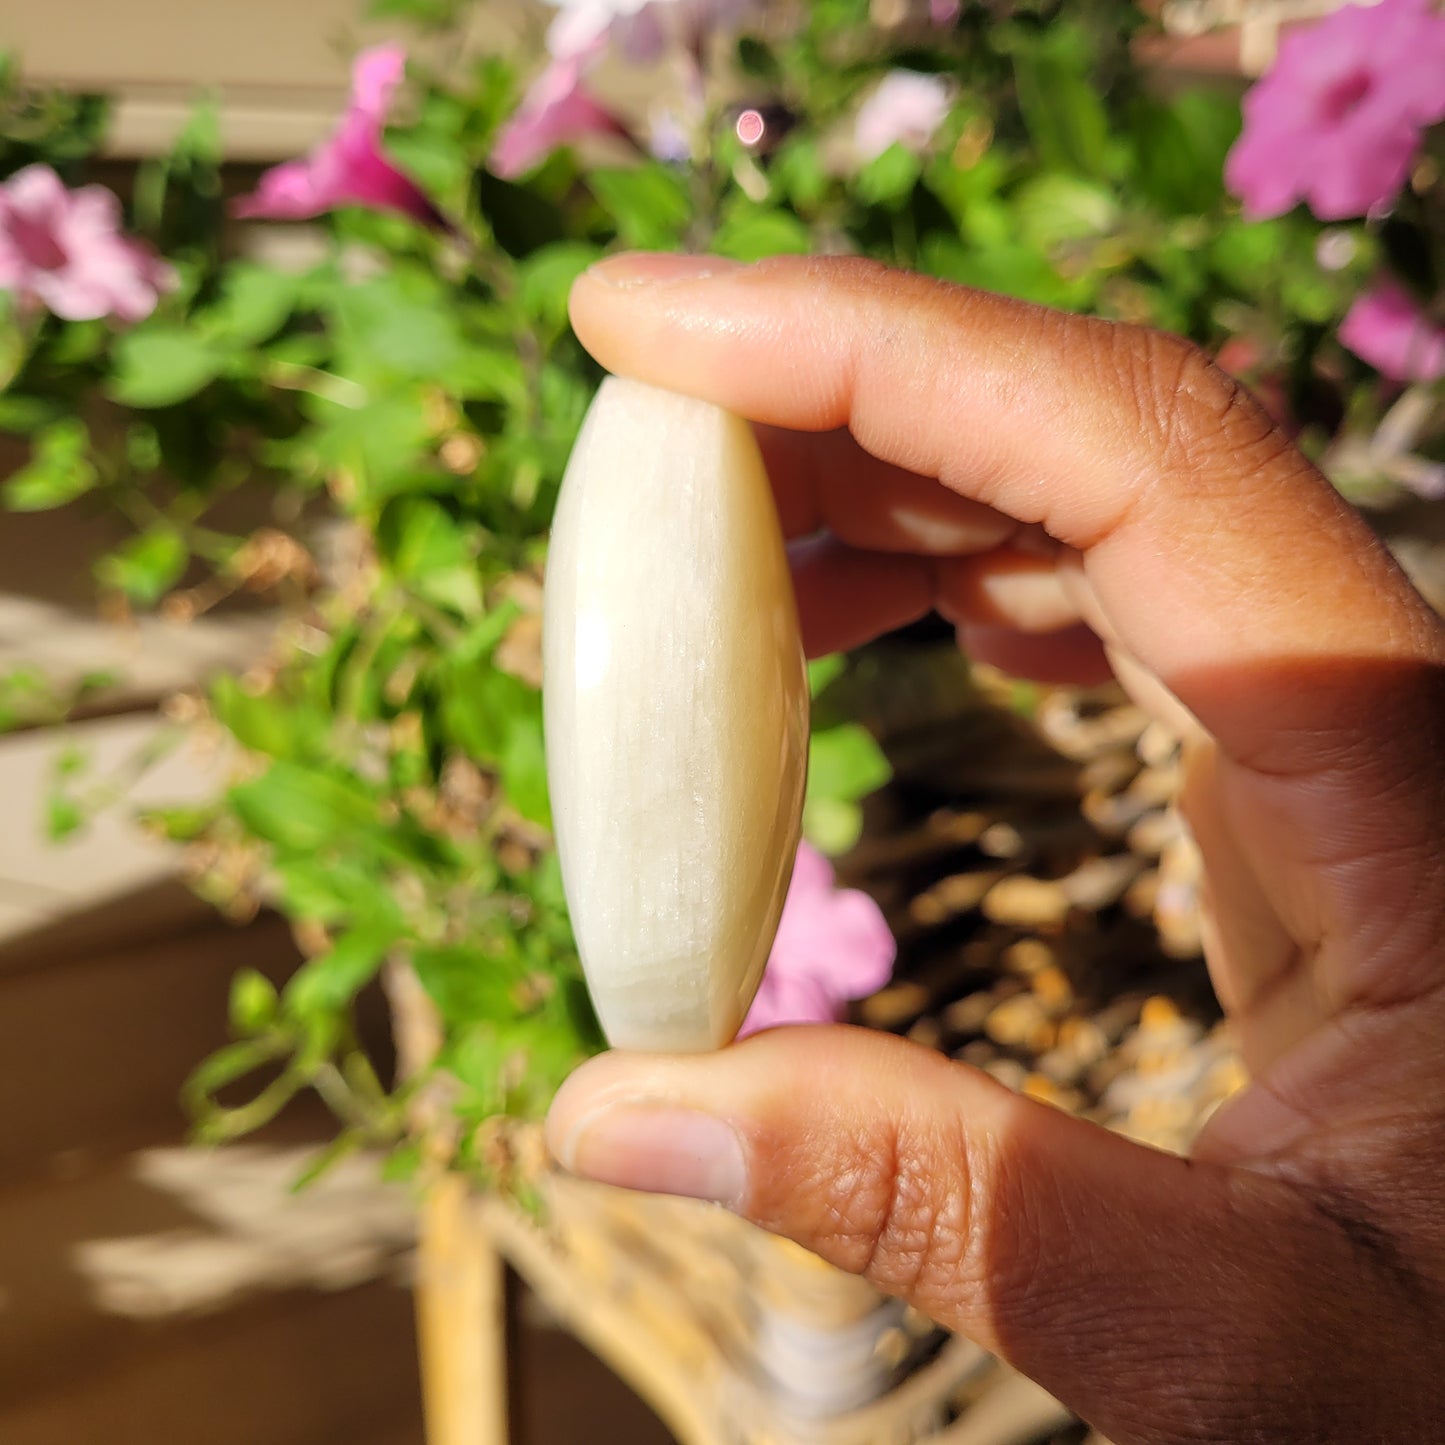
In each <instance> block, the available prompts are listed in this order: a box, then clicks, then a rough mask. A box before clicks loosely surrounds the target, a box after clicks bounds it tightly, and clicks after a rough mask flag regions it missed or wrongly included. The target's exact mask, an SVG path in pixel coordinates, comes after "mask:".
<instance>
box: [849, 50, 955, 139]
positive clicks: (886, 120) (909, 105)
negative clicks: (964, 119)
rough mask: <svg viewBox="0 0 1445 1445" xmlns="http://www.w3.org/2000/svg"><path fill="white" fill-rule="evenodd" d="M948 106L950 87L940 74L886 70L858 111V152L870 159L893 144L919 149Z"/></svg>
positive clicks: (938, 123) (935, 129)
mask: <svg viewBox="0 0 1445 1445" xmlns="http://www.w3.org/2000/svg"><path fill="white" fill-rule="evenodd" d="M952 105H953V87H952V86H951V85H950V84H949V82H948V81H947V80H946V79H945V78H944V77H943V76H941V75H921V74H920V73H919V72H918V71H916V70H893V71H890V72H889V73H888V74H887V75H886V76H884V77H883V83H882V84H881V85H880V86H879V87H878V89H877V90H875V91H874V92H873V94H872V95H870V96H869V97H868V99H867V100H865V101H864V102H863V105H862V106H861V108H860V109H859V111H858V120H857V122H856V125H855V129H854V132H853V140H854V144H855V146H856V147H857V150H858V154H859V155H860V156H862V158H863V159H864V160H865V161H871V160H873V159H874V158H875V157H876V156H881V155H882V154H883V152H884V151H886V150H887V149H888V148H889V147H890V146H892V145H894V144H898V145H902V146H905V147H906V148H907V149H909V150H913V151H921V150H923V149H924V148H925V147H926V146H927V145H928V143H929V142H930V141H931V140H932V139H933V137H934V133H935V132H936V131H937V130H938V127H939V126H941V125H942V124H943V122H944V121H945V120H947V119H948V112H949V110H950V109H951V107H952Z"/></svg>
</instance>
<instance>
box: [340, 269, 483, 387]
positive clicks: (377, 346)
mask: <svg viewBox="0 0 1445 1445" xmlns="http://www.w3.org/2000/svg"><path fill="white" fill-rule="evenodd" d="M332 310H333V314H334V315H335V318H336V328H337V334H338V338H339V341H340V345H341V346H342V348H343V349H344V360H343V362H342V365H341V369H342V370H343V371H346V372H348V373H349V374H352V375H356V376H362V377H367V376H372V375H380V376H393V377H402V378H406V379H409V380H418V381H427V380H432V379H433V378H435V377H437V376H439V375H444V374H445V373H447V372H448V371H449V370H450V369H451V368H452V367H454V366H456V365H457V363H458V362H460V361H461V360H462V359H463V358H464V357H465V355H466V351H467V345H466V342H465V340H464V338H463V336H462V330H461V326H460V323H459V321H458V317H457V310H456V301H455V297H453V296H452V295H451V294H450V293H448V292H447V290H446V289H445V288H443V287H442V286H441V285H439V284H437V282H436V281H435V279H434V278H431V277H419V276H417V275H416V274H415V273H410V274H407V275H404V276H403V275H384V276H378V277H376V278H374V279H373V280H370V281H365V282H362V283H360V284H358V285H352V286H342V287H340V288H339V289H338V290H337V291H336V292H335V294H334V296H333V298H332Z"/></svg>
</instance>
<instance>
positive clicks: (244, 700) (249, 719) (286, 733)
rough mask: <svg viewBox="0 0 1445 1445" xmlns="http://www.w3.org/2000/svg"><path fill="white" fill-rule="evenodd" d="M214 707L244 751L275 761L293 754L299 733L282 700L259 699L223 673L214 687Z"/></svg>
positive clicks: (238, 680)
mask: <svg viewBox="0 0 1445 1445" xmlns="http://www.w3.org/2000/svg"><path fill="white" fill-rule="evenodd" d="M211 706H212V709H213V710H214V712H215V714H216V717H217V719H218V720H219V721H220V722H221V723H222V724H223V725H224V726H225V727H227V728H229V729H230V730H231V733H232V735H233V736H234V737H235V738H236V740H237V741H238V742H239V743H241V744H242V746H243V747H248V748H251V749H252V750H253V751H255V752H258V753H266V754H268V755H269V756H271V757H283V756H285V755H286V754H287V753H289V752H290V751H291V750H292V746H293V744H294V742H295V737H296V733H295V729H294V727H293V726H292V717H291V714H290V712H289V711H288V709H287V707H286V704H285V703H284V702H283V701H282V699H281V698H279V697H277V696H274V695H271V696H265V697H256V696H254V695H253V694H252V693H250V692H248V691H247V690H246V688H245V686H244V685H243V684H242V682H241V680H240V679H239V678H237V677H235V676H233V675H232V674H230V673H222V674H221V675H220V676H219V677H217V678H216V680H215V682H214V683H213V684H212V685H211Z"/></svg>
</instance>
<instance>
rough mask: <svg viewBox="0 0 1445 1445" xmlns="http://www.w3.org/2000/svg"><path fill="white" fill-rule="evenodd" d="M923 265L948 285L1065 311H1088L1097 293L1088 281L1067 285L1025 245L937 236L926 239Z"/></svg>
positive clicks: (1045, 262) (936, 234) (922, 253)
mask: <svg viewBox="0 0 1445 1445" xmlns="http://www.w3.org/2000/svg"><path fill="white" fill-rule="evenodd" d="M919 260H920V263H921V267H922V269H923V270H924V271H926V272H928V273H929V274H930V275H933V276H941V277H942V278H943V279H944V280H946V281H958V282H960V283H961V284H962V285H964V286H975V287H977V288H978V289H979V290H980V291H997V292H999V293H1000V294H1002V295H1004V296H1017V297H1018V298H1019V299H1020V300H1022V301H1037V302H1039V303H1040V304H1041V305H1044V306H1057V307H1059V308H1060V309H1062V310H1067V311H1076V310H1080V309H1082V308H1084V307H1085V306H1087V305H1088V303H1089V301H1090V299H1091V298H1092V296H1093V294H1094V282H1093V281H1091V280H1090V279H1089V278H1088V277H1083V278H1080V279H1078V280H1065V279H1064V278H1063V277H1062V276H1060V275H1059V273H1058V272H1057V271H1056V270H1055V269H1054V268H1053V266H1052V265H1050V263H1049V262H1048V260H1047V259H1046V258H1045V257H1043V256H1041V255H1039V253H1038V252H1037V251H1035V250H1032V249H1030V248H1028V247H1024V246H1018V245H1013V246H989V247H984V246H966V245H963V244H961V243H960V242H958V241H956V240H955V239H954V238H953V237H952V236H948V235H944V234H941V233H938V232H935V233H933V234H931V235H928V236H925V237H924V238H923V241H922V243H921V245H920V247H919Z"/></svg>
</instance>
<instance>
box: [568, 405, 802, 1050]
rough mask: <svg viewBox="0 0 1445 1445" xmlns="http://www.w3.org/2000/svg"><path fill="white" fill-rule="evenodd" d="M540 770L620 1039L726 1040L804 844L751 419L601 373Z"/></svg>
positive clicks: (579, 921) (791, 627)
mask: <svg viewBox="0 0 1445 1445" xmlns="http://www.w3.org/2000/svg"><path fill="white" fill-rule="evenodd" d="M543 645H544V671H545V682H544V699H545V706H546V728H547V771H548V778H549V782H550V785H551V792H552V812H553V817H554V820H555V825H556V833H557V845H558V850H559V853H560V855H561V862H562V875H563V880H564V883H565V886H566V890H567V899H568V903H569V906H570V908H571V912H572V921H573V926H574V928H575V930H576V935H577V942H578V947H579V949H580V951H581V956H582V963H583V968H584V970H585V971H586V975H587V982H588V987H589V989H590V991H591V994H592V999H593V1002H594V1004H595V1005H596V1008H597V1012H598V1016H599V1018H600V1019H601V1022H602V1027H603V1029H604V1031H605V1032H606V1034H607V1037H608V1039H609V1041H610V1042H611V1043H612V1044H613V1045H614V1046H615V1047H619V1048H632V1049H653V1050H701V1049H710V1048H717V1047H720V1046H721V1045H723V1044H725V1043H727V1042H728V1041H729V1040H730V1039H731V1038H732V1037H733V1035H734V1034H735V1033H736V1032H737V1029H738V1026H739V1025H740V1024H741V1022H742V1020H743V1017H744V1015H745V1014H746V1012H747V1009H748V1006H749V1004H750V1003H751V1001H752V998H753V995H754V993H755V992H756V991H757V987H758V982H759V979H760V978H761V976H762V971H763V967H764V965H765V964H766V962H767V957H768V951H769V949H770V948H771V946H772V940H773V935H774V933H775V932H776V929H777V924H778V917H779V915H780V913H781V911H782V906H783V897H784V894H785V893H786V891H787V885H788V878H789V876H790V873H791V870H792V864H793V858H794V854H795V851H796V848H797V841H798V830H799V823H800V818H801V814H802V802H803V787H804V781H805V773H806V769H807V740H808V688H807V679H806V673H805V670H804V666H803V654H802V647H801V644H800V640H799V634H798V622H797V614H796V610H795V606H794V602H793V591H792V583H791V580H790V578H789V574H788V567H787V560H786V557H785V554H784V551H783V545H782V539H781V536H780V533H779V529H778V520H777V513H776V510H775V508H774V504H773V498H772V492H771V489H770V487H769V485H768V479H767V475H766V472H765V471H764V469H763V463H762V458H761V456H760V455H759V453H758V448H757V443H756V441H755V440H754V438H753V434H752V430H751V428H750V427H749V426H748V425H747V423H746V422H744V421H742V420H740V419H739V418H737V417H735V416H731V415H729V414H728V413H726V412H724V411H722V410H720V409H719V408H717V407H714V406H711V405H709V404H708V403H705V402H701V401H696V400H692V399H690V398H686V397H681V396H676V395H674V394H672V393H670V392H666V391H662V390H659V389H657V388H655V387H650V386H645V385H643V384H642V383H640V382H635V381H630V380H623V379H620V378H616V377H613V378H610V379H609V380H607V381H606V382H605V383H604V384H603V386H602V388H601V390H600V391H599V393H598V396H597V399H596V401H595V402H594V403H593V406H592V409H591V411H590V413H589V414H588V417H587V420H586V423H585V424H584V427H583V430H582V434H581V437H580V438H579V440H578V443H577V447H576V450H575V451H574V452H573V455H572V460H571V462H570V464H569V465H568V469H567V475H566V478H565V480H564V482H563V486H562V494H561V498H560V501H559V503H558V508H557V515H556V520H555V522H554V524H553V531H552V541H551V548H550V552H549V556H548V562H547V584H546V600H545V623H544V644H543Z"/></svg>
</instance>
